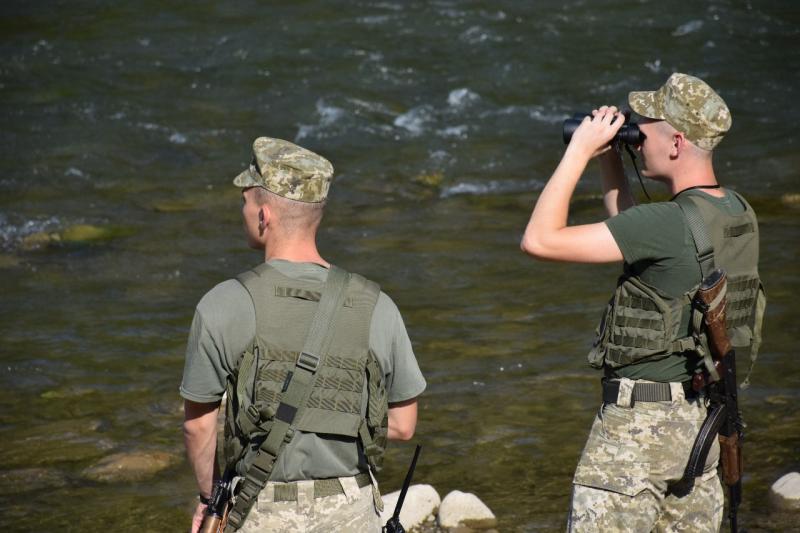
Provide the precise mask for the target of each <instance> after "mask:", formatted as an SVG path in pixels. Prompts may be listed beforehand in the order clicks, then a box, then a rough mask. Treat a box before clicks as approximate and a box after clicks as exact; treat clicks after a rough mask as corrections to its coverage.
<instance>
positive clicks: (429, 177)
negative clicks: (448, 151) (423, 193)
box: [414, 172, 444, 189]
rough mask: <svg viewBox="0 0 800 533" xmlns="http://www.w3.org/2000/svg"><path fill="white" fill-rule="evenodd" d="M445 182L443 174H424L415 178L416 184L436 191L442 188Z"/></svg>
mask: <svg viewBox="0 0 800 533" xmlns="http://www.w3.org/2000/svg"><path fill="white" fill-rule="evenodd" d="M443 181H444V174H442V173H441V172H423V173H421V174H418V175H417V176H415V177H414V182H415V183H419V184H420V185H424V186H425V187H432V188H436V189H438V188H439V187H441V186H442V182H443Z"/></svg>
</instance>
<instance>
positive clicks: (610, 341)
mask: <svg viewBox="0 0 800 533" xmlns="http://www.w3.org/2000/svg"><path fill="white" fill-rule="evenodd" d="M628 102H629V104H630V106H631V108H632V109H633V111H635V112H636V113H637V114H639V115H640V116H641V117H642V120H641V121H640V123H639V127H640V129H641V132H642V133H644V135H645V138H644V140H643V141H642V142H641V144H640V145H639V146H638V150H639V153H640V155H641V158H642V171H641V172H642V174H643V175H644V176H646V177H648V178H651V179H653V180H656V181H658V182H660V183H663V184H664V185H666V187H667V188H668V190H669V192H670V194H671V195H672V199H671V200H670V201H667V202H657V203H650V204H646V205H635V202H634V199H633V196H632V194H631V191H630V190H629V188H628V183H627V180H626V179H625V177H624V174H623V169H622V162H621V159H620V155H619V153H618V152H617V151H616V150H614V149H613V148H612V146H611V144H610V142H611V140H612V139H613V138H614V137H615V135H616V133H617V131H618V130H619V129H620V127H621V126H622V124H623V122H624V120H625V118H624V115H623V114H622V113H620V112H619V111H618V110H617V109H616V108H615V107H608V106H603V107H600V108H599V109H596V110H594V111H593V112H592V116H591V117H587V118H585V119H584V120H583V122H582V123H581V125H580V126H579V127H578V128H577V130H576V131H575V132H574V134H573V136H572V139H571V141H570V144H569V146H568V147H567V149H566V152H565V153H564V156H563V158H562V160H561V163H560V164H559V165H558V168H556V170H555V172H554V173H553V175H552V177H551V178H550V180H549V182H548V183H547V186H546V187H545V188H544V190H543V191H542V193H541V195H540V196H539V199H538V201H537V202H536V206H535V207H534V210H533V213H532V214H531V218H530V221H529V223H528V226H527V228H526V229H525V234H524V236H523V238H522V243H521V247H522V250H523V251H524V252H526V253H528V254H529V255H531V256H533V257H534V258H536V259H542V260H551V261H568V262H576V263H612V262H622V263H623V273H622V275H621V277H620V278H619V280H618V281H617V286H616V290H615V292H614V296H613V297H612V299H611V301H610V303H609V305H608V306H607V308H606V311H605V314H604V317H603V320H602V321H601V324H600V327H599V328H598V336H597V339H596V340H595V343H594V345H593V347H592V349H591V351H590V353H589V363H590V365H591V366H593V367H594V368H597V369H602V370H603V372H604V378H603V380H602V383H603V387H602V388H603V391H602V401H603V403H602V406H601V408H600V412H599V413H598V415H597V417H596V419H595V422H594V425H593V426H592V429H591V432H590V434H589V439H588V441H587V443H586V446H585V448H584V450H583V454H582V456H581V458H580V461H579V463H578V466H577V469H576V471H575V476H574V478H573V494H572V505H571V512H570V518H569V523H568V529H569V531H717V530H719V527H720V523H721V520H722V510H723V493H722V487H721V484H720V481H719V479H718V478H717V472H716V467H717V462H718V458H719V444H718V443H717V442H716V439H715V441H714V445H713V447H712V449H711V451H710V453H709V455H708V460H707V462H706V464H705V468H704V473H703V474H702V475H701V476H700V477H698V478H697V479H696V480H695V484H694V489H693V490H691V492H689V493H688V494H681V495H678V494H677V491H676V492H673V491H672V490H671V489H672V488H673V487H675V486H676V484H677V483H678V482H679V480H680V479H681V477H682V476H683V472H684V468H685V467H686V464H687V461H688V459H689V454H690V452H691V450H692V445H693V443H694V440H695V437H696V436H697V434H698V432H699V429H700V426H701V424H702V422H703V420H704V419H705V418H706V413H707V402H708V400H707V398H706V397H705V395H704V391H703V390H702V389H700V390H695V388H694V387H692V377H693V376H694V374H695V373H697V372H701V371H703V369H704V359H703V353H708V352H707V349H705V347H704V346H703V344H704V342H705V340H704V337H703V335H701V333H700V331H699V325H698V326H695V325H694V324H695V320H694V319H695V318H696V316H695V315H694V314H693V313H694V312H693V310H692V308H691V305H690V297H691V295H692V294H693V293H694V291H695V290H696V289H697V287H698V285H699V284H700V282H701V280H702V278H703V277H704V276H705V275H708V274H709V273H710V271H711V270H713V268H714V266H716V267H722V268H724V269H725V270H726V271H727V274H728V279H729V280H730V281H733V280H738V281H737V282H736V283H729V285H728V301H729V302H735V306H734V309H735V311H734V312H732V313H729V315H728V327H729V328H733V331H734V335H733V336H732V341H733V343H734V345H738V346H748V345H752V350H753V352H755V351H756V350H757V347H758V343H759V342H760V317H761V315H762V311H763V307H762V306H761V305H760V303H761V302H762V301H763V300H762V298H763V292H762V291H761V290H760V289H759V287H760V282H759V278H758V223H757V221H756V217H755V214H754V213H753V210H752V208H751V207H750V206H749V205H748V204H747V202H746V201H745V200H744V199H743V198H742V197H741V196H740V195H739V194H737V193H735V192H733V191H731V190H729V189H723V188H721V187H720V185H719V183H718V182H717V177H716V174H715V172H714V167H713V164H712V151H713V149H714V148H715V147H716V146H717V144H718V143H719V142H720V141H721V140H722V137H723V135H724V134H725V133H726V132H727V131H728V129H729V128H730V126H731V116H730V112H729V110H728V107H727V106H726V105H725V102H724V101H723V100H722V98H720V96H719V95H718V94H717V93H716V92H714V91H713V90H712V89H711V87H709V86H708V85H707V84H706V83H705V82H703V81H702V80H700V79H698V78H695V77H693V76H689V75H686V74H679V73H675V74H673V75H671V76H670V78H669V79H668V80H667V81H666V83H665V84H664V85H663V86H662V87H661V88H660V89H658V90H657V91H644V92H632V93H630V94H629V96H628ZM594 157H598V158H599V160H600V166H601V172H602V176H603V195H604V203H605V207H606V210H607V212H608V215H609V217H610V218H608V219H607V220H605V221H604V222H600V223H596V224H585V225H579V226H568V225H567V215H568V211H569V201H570V198H571V196H572V194H573V192H574V190H575V186H576V185H577V182H578V180H579V179H580V177H581V175H582V174H583V172H584V169H585V168H586V165H587V164H588V162H589V160H590V159H592V158H594ZM702 242H710V243H711V245H712V246H711V247H710V249H708V247H705V246H702V245H701V243H702ZM701 248H702V249H701ZM700 252H703V253H700ZM757 300H758V301H759V304H758V305H757V304H756V302H757ZM758 309H761V311H759V310H758ZM750 324H753V326H752V329H751V326H750Z"/></svg>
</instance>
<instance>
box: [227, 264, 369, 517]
mask: <svg viewBox="0 0 800 533" xmlns="http://www.w3.org/2000/svg"><path fill="white" fill-rule="evenodd" d="M238 280H239V281H240V282H241V283H242V284H243V285H244V287H245V288H246V289H247V291H248V293H249V294H250V296H251V298H252V299H253V305H254V307H255V311H256V336H255V339H254V340H253V343H252V345H251V347H250V349H248V350H247V351H246V352H245V353H244V355H243V358H242V362H241V364H240V368H239V373H238V377H237V383H236V387H235V390H236V397H237V398H236V401H235V402H234V404H235V407H236V409H235V412H236V413H237V417H236V424H235V425H234V430H238V434H237V435H236V438H238V440H239V441H240V442H241V441H244V442H245V443H249V445H248V446H246V447H244V450H245V452H244V454H243V455H240V456H239V457H238V458H237V457H236V456H228V458H227V459H228V460H229V461H231V460H234V461H237V459H238V462H237V464H236V469H237V471H238V472H239V473H240V474H245V481H244V482H243V484H242V490H241V491H240V493H239V499H240V500H241V502H237V505H236V507H235V508H234V511H235V512H232V513H231V517H232V521H231V522H230V528H229V529H230V530H233V529H236V528H238V527H239V526H241V524H242V523H243V521H244V519H245V517H246V516H247V513H248V512H249V509H250V507H251V506H252V504H253V502H254V501H255V498H256V496H257V495H258V492H259V491H260V490H261V489H262V488H263V486H264V485H265V484H266V482H267V480H268V479H269V477H270V475H271V472H272V469H273V466H274V463H275V461H276V460H277V457H278V456H279V455H280V454H281V452H282V450H283V449H284V446H285V445H286V444H287V443H288V442H290V441H291V439H292V436H293V434H294V432H295V430H301V431H304V432H313V433H320V434H332V435H342V436H347V437H352V438H358V437H361V438H362V440H363V437H364V435H363V434H362V426H364V417H363V416H362V408H363V403H364V402H363V393H364V390H365V389H367V390H368V391H370V392H371V391H372V390H373V389H374V388H378V389H381V390H383V391H384V396H385V386H384V385H383V381H382V379H383V376H382V375H381V376H380V377H379V378H378V379H380V381H379V383H378V384H373V383H372V382H371V381H372V380H371V379H370V380H369V382H368V383H366V384H365V376H366V374H367V370H366V368H368V366H369V364H370V360H371V359H374V356H373V355H372V354H371V353H370V351H369V329H370V324H371V319H372V313H373V311H374V307H375V304H376V302H377V299H378V295H379V293H380V289H379V287H378V286H377V285H376V284H375V283H373V282H371V281H368V280H366V279H365V278H363V277H361V276H359V275H357V274H349V273H347V272H344V271H342V270H341V269H338V268H336V267H331V270H330V272H329V273H328V280H327V281H326V283H325V285H324V287H323V286H322V284H320V283H314V282H307V281H301V280H296V279H292V278H288V277H286V276H284V275H282V274H281V273H280V272H279V271H278V270H276V269H275V268H273V267H271V266H269V265H268V264H266V263H265V264H262V265H260V266H259V267H257V268H255V269H253V270H251V271H249V272H246V273H244V274H242V275H240V276H239V277H238ZM315 302H319V304H316V303H315ZM371 397H372V396H371V395H370V399H371ZM368 411H369V409H368ZM384 412H385V409H384ZM371 429H373V431H374V428H371ZM375 433H376V435H377V434H379V432H377V431H375ZM369 436H370V433H369V431H367V437H369ZM228 438H229V437H228V436H227V435H226V439H228ZM231 440H233V439H231ZM371 443H372V440H368V441H365V442H364V445H365V448H367V447H368V445H369V444H371ZM240 448H242V447H241V446H240ZM227 449H228V445H227V442H226V451H227ZM231 449H235V446H231ZM380 451H381V452H382V448H381V450H380Z"/></svg>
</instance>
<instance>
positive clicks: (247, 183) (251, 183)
mask: <svg viewBox="0 0 800 533" xmlns="http://www.w3.org/2000/svg"><path fill="white" fill-rule="evenodd" d="M233 184H234V185H236V186H237V187H241V188H243V189H244V188H245V187H255V186H256V185H258V183H257V182H256V180H254V179H253V174H252V173H251V172H250V169H249V168H248V169H245V170H244V171H242V173H241V174H239V175H238V176H236V177H235V178H233Z"/></svg>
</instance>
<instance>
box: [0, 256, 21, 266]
mask: <svg viewBox="0 0 800 533" xmlns="http://www.w3.org/2000/svg"><path fill="white" fill-rule="evenodd" d="M20 264H22V260H21V259H20V258H19V257H17V256H15V255H7V254H0V268H15V267H18V266H19V265H20Z"/></svg>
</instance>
